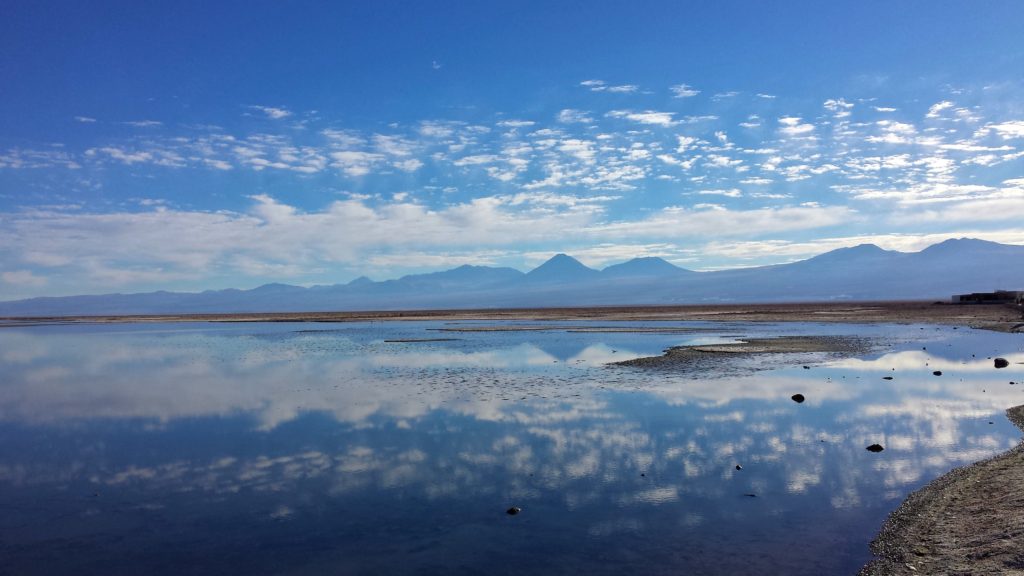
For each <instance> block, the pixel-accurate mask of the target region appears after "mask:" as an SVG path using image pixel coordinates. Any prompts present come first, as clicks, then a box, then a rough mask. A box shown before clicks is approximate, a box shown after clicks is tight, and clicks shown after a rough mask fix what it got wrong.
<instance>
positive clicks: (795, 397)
mask: <svg viewBox="0 0 1024 576" xmlns="http://www.w3.org/2000/svg"><path fill="white" fill-rule="evenodd" d="M790 398H792V399H793V402H796V403H797V404H800V403H801V402H803V401H804V395H803V394H793V395H792V396H790Z"/></svg>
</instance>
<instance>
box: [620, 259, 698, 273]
mask: <svg viewBox="0 0 1024 576" xmlns="http://www.w3.org/2000/svg"><path fill="white" fill-rule="evenodd" d="M601 273H602V274H605V275H607V276H616V277H621V276H675V275H679V274H686V273H692V271H691V270H686V269H685V268H680V267H678V266H676V265H675V264H672V263H671V262H668V261H667V260H665V259H664V258H659V257H657V256H642V257H640V258H633V259H632V260H629V261H627V262H622V263H621V264H614V265H612V266H608V267H607V268H605V269H604V270H602V271H601Z"/></svg>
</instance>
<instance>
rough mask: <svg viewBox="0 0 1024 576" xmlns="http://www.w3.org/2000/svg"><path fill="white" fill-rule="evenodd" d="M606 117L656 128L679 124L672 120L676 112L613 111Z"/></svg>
mask: <svg viewBox="0 0 1024 576" xmlns="http://www.w3.org/2000/svg"><path fill="white" fill-rule="evenodd" d="M606 116H608V117H610V118H623V119H626V120H630V121H632V122H637V123H640V124H651V125H655V126H674V125H676V124H677V122H676V121H674V120H673V119H672V117H673V116H675V112H656V111H654V110H644V111H640V112H634V111H632V110H612V111H611V112H609V113H607V114H606Z"/></svg>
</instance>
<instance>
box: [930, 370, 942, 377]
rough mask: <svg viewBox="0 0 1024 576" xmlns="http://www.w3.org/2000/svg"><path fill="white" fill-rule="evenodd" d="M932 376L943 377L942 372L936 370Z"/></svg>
mask: <svg viewBox="0 0 1024 576" xmlns="http://www.w3.org/2000/svg"><path fill="white" fill-rule="evenodd" d="M932 374H933V375H935V376H942V370H936V371H935V372H932Z"/></svg>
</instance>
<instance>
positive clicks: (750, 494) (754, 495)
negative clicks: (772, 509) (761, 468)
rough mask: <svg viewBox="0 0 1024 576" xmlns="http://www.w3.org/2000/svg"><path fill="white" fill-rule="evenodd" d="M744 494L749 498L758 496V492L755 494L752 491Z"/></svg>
mask: <svg viewBox="0 0 1024 576" xmlns="http://www.w3.org/2000/svg"><path fill="white" fill-rule="evenodd" d="M744 496H746V497H747V498H757V494H753V493H751V492H747V493H746V494H744Z"/></svg>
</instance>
